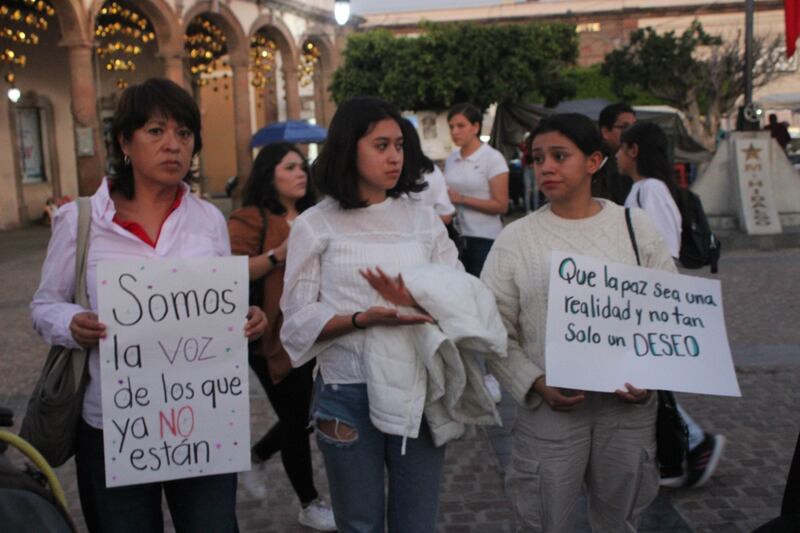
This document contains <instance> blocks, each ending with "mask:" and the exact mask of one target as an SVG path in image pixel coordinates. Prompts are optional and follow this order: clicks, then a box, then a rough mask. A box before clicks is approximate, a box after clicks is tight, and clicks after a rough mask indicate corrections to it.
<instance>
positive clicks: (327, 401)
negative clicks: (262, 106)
mask: <svg viewBox="0 0 800 533" xmlns="http://www.w3.org/2000/svg"><path fill="white" fill-rule="evenodd" d="M401 120H402V119H401V117H400V115H399V113H398V112H397V111H396V110H395V108H394V107H393V106H391V105H389V104H387V103H386V102H383V101H382V100H378V99H375V98H356V99H352V100H348V101H346V102H344V103H343V104H341V105H340V106H339V108H338V110H337V112H336V114H335V116H334V117H333V120H332V122H331V126H330V129H329V130H328V138H327V140H326V141H325V145H324V146H323V148H322V151H321V153H320V156H319V158H318V159H317V161H316V163H315V165H314V168H313V169H312V175H313V178H314V181H315V182H316V185H317V187H318V189H319V190H320V191H321V192H322V193H323V194H325V195H326V196H327V198H325V199H324V200H323V201H321V202H320V203H318V204H317V205H316V206H314V207H312V208H310V209H308V210H306V211H304V212H303V213H302V214H301V215H300V216H298V217H297V219H296V220H295V223H294V225H293V226H292V232H291V234H290V236H289V248H288V255H287V259H286V274H285V277H284V291H283V297H282V299H281V308H282V310H283V314H284V323H283V328H282V330H281V340H282V342H283V345H284V347H285V348H286V351H287V352H288V354H289V356H290V358H291V359H292V364H293V365H295V366H298V365H302V364H303V363H304V362H306V361H309V360H310V359H312V358H313V357H316V358H317V361H318V365H319V376H318V378H317V382H316V384H315V394H314V405H313V407H312V412H313V413H312V414H313V417H314V419H315V425H316V427H317V439H318V443H319V447H320V450H321V451H322V454H323V457H324V458H325V467H326V470H327V474H328V481H329V485H330V490H331V500H332V503H333V510H334V514H335V516H336V525H337V526H338V527H339V531H343V532H355V531H358V532H365V531H370V532H381V531H383V530H384V523H388V528H389V531H414V532H431V533H432V532H433V531H435V529H436V513H437V508H438V494H439V484H440V480H441V473H442V466H443V461H444V449H443V447H440V448H437V447H435V446H434V444H433V441H432V439H431V435H430V430H429V428H428V427H427V423H426V422H425V419H424V418H423V419H422V422H421V424H420V425H419V428H413V432H411V433H413V435H415V438H410V437H409V438H407V439H406V438H405V437H404V436H402V435H394V434H388V433H385V432H383V431H381V430H379V429H378V428H376V427H375V426H374V424H373V423H372V421H371V419H370V413H371V407H370V401H369V396H368V393H367V386H366V381H367V365H366V360H367V358H369V357H370V355H371V353H370V350H369V344H368V340H369V339H379V338H380V337H379V335H380V330H376V331H375V332H370V334H369V335H367V331H365V330H369V329H371V328H377V327H389V328H395V327H403V326H405V325H411V324H419V323H423V322H428V321H430V320H431V318H430V317H429V316H427V315H426V314H424V312H423V311H422V310H420V309H414V308H415V306H416V303H415V302H414V300H413V299H412V298H411V296H410V294H409V293H408V291H406V290H405V288H404V287H403V285H402V283H401V282H399V278H394V277H392V276H396V275H397V273H398V272H400V271H401V270H402V269H403V268H406V267H410V266H415V265H420V264H426V263H443V264H447V265H450V266H453V267H454V268H460V264H459V262H458V257H457V255H458V254H457V251H456V248H455V245H454V244H453V243H452V241H450V239H449V238H448V236H447V231H446V229H445V227H444V224H442V221H441V220H440V219H439V217H438V216H436V214H435V213H434V212H433V210H432V209H430V208H429V207H426V206H425V205H423V204H422V203H421V202H418V201H415V200H412V199H410V198H408V196H407V194H406V193H412V192H419V191H420V190H422V189H423V188H424V186H425V185H424V181H423V180H422V178H421V172H420V171H419V169H417V168H410V167H411V166H413V165H404V164H403V163H404V157H403V134H402V129H401ZM376 266H377V267H379V268H380V269H381V270H379V271H377V272H375V271H373V270H372V269H375V267H376ZM383 272H386V273H388V274H383ZM379 290H380V293H379V292H378V291H379ZM381 296H382V297H383V298H381ZM398 307H401V308H404V310H401V309H398ZM400 359H401V354H398V360H397V361H393V362H392V363H393V364H394V363H396V364H403V361H401V360H400ZM373 366H374V365H373ZM373 366H371V367H370V368H372V367H373ZM384 370H385V371H387V372H391V371H392V369H389V368H386V369H384ZM408 392H409V391H403V390H393V391H390V394H391V395H393V396H392V397H395V396H397V397H398V398H405V397H406V396H407V394H408ZM419 394H422V395H424V391H419ZM423 399H424V398H423ZM382 400H383V399H382ZM373 407H374V406H373ZM404 447H405V450H403V448H404ZM403 451H405V453H403ZM384 469H385V470H386V471H388V474H389V479H388V486H389V493H388V498H387V497H386V492H385V490H384Z"/></svg>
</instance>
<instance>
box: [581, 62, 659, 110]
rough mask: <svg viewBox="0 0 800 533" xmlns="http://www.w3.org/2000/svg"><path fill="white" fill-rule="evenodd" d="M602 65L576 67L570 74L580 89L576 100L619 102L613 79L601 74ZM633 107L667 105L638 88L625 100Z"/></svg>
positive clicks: (630, 92)
mask: <svg viewBox="0 0 800 533" xmlns="http://www.w3.org/2000/svg"><path fill="white" fill-rule="evenodd" d="M601 68H602V65H601V64H600V63H598V64H595V65H592V66H589V67H575V68H574V69H572V70H570V71H569V72H568V76H569V77H570V78H572V81H573V83H574V84H575V86H576V87H577V88H578V90H577V92H576V93H575V98H576V99H583V98H603V99H605V100H608V101H609V102H615V101H617V100H619V96H618V95H617V94H616V93H615V92H614V90H613V88H612V87H611V78H609V77H608V76H606V75H604V74H603V73H602V72H601V70H600V69H601ZM625 101H626V102H627V103H629V104H631V105H659V104H665V103H666V102H664V101H663V100H661V99H659V98H656V97H655V96H653V95H652V94H650V93H649V92H647V91H645V90H643V89H639V88H636V89H635V90H630V91H629V94H628V95H627V98H626V100H625Z"/></svg>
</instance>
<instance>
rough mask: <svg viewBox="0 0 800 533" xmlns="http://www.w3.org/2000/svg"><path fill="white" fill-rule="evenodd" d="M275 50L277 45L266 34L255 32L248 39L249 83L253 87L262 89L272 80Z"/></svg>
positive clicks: (276, 50)
mask: <svg viewBox="0 0 800 533" xmlns="http://www.w3.org/2000/svg"><path fill="white" fill-rule="evenodd" d="M277 52H278V45H277V44H275V41H273V40H272V39H270V38H269V37H267V36H266V35H263V34H261V33H257V34H255V35H254V36H253V37H252V38H251V39H250V73H251V74H252V79H251V80H250V83H251V84H252V85H253V87H256V88H258V89H263V88H264V87H267V86H268V85H269V84H270V83H271V82H272V80H273V79H274V77H275V67H276V59H277V57H276V54H277Z"/></svg>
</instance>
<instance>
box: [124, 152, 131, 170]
mask: <svg viewBox="0 0 800 533" xmlns="http://www.w3.org/2000/svg"><path fill="white" fill-rule="evenodd" d="M122 162H123V163H124V164H125V166H126V167H127V166H128V165H130V164H131V158H130V157H128V154H125V155H124V156H122Z"/></svg>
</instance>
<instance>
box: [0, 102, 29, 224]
mask: <svg viewBox="0 0 800 533" xmlns="http://www.w3.org/2000/svg"><path fill="white" fill-rule="evenodd" d="M6 119H7V120H8V122H7V123H6V126H7V127H5V128H0V190H2V191H3V194H0V230H4V229H11V228H17V227H19V226H21V225H23V224H25V223H26V222H27V209H26V208H25V198H24V196H23V194H22V184H21V183H20V179H19V178H20V176H19V157H18V153H17V146H18V144H17V142H16V133H15V131H16V127H15V125H14V115H13V108H12V105H11V103H10V101H9V100H8V98H6V97H5V95H4V94H0V122H5V121H6Z"/></svg>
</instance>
